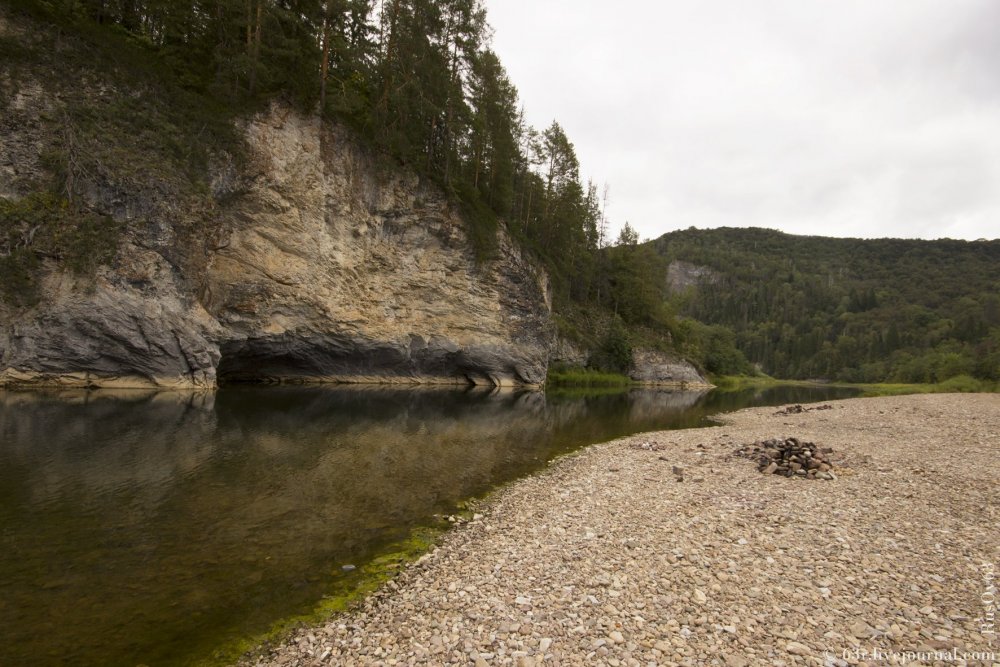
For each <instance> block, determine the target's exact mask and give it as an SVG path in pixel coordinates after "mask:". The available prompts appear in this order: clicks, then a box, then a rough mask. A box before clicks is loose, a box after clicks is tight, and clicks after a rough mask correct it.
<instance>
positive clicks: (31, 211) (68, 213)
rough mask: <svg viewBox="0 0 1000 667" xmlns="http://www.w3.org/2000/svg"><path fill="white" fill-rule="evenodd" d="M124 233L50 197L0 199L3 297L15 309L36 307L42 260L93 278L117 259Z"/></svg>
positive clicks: (115, 225) (109, 222) (107, 220)
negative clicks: (100, 268) (60, 264)
mask: <svg viewBox="0 0 1000 667" xmlns="http://www.w3.org/2000/svg"><path fill="white" fill-rule="evenodd" d="M121 232H122V226H121V225H120V224H118V223H116V222H115V221H114V220H112V219H111V218H108V217H105V216H99V215H95V214H93V213H89V212H86V211H81V210H79V209H76V208H74V207H73V206H72V205H71V204H70V203H69V202H68V201H66V200H65V199H60V198H58V197H56V196H54V195H52V194H49V193H44V192H41V193H35V194H32V195H29V196H27V197H22V198H21V199H17V200H8V199H2V198H0V285H2V289H3V292H2V293H0V296H2V297H3V300H4V301H6V302H8V303H11V304H13V305H17V306H30V305H32V304H34V303H35V302H36V301H37V298H38V294H37V287H38V285H37V280H38V277H37V275H38V269H39V268H40V260H41V258H43V257H45V258H50V259H54V260H57V261H61V262H62V264H63V265H64V266H66V267H67V268H69V269H70V270H71V271H73V272H74V273H75V274H76V275H78V276H82V277H87V276H92V275H93V274H94V271H96V269H97V267H98V266H100V265H102V264H108V263H110V262H111V261H112V260H113V259H114V257H115V253H116V252H117V250H118V242H119V239H120V237H121Z"/></svg>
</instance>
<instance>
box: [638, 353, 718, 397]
mask: <svg viewBox="0 0 1000 667" xmlns="http://www.w3.org/2000/svg"><path fill="white" fill-rule="evenodd" d="M629 377H630V378H632V379H633V380H634V381H636V382H641V383H643V384H658V385H682V386H696V387H705V386H709V383H708V381H707V380H706V379H705V378H704V377H702V375H701V373H699V372H698V369H696V368H695V367H694V366H692V365H691V362H689V361H687V360H686V359H682V358H680V357H677V356H673V355H668V354H665V353H663V352H659V351H657V350H651V349H647V348H636V349H634V350H632V367H631V368H630V369H629Z"/></svg>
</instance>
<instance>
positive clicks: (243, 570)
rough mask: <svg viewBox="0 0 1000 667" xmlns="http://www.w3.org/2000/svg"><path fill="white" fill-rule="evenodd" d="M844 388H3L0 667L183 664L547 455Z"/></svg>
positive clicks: (301, 604) (325, 587)
mask: <svg viewBox="0 0 1000 667" xmlns="http://www.w3.org/2000/svg"><path fill="white" fill-rule="evenodd" d="M849 395H852V394H851V390H844V389H834V388H823V389H814V388H803V387H778V388H773V389H768V390H766V391H763V392H761V391H758V392H754V391H752V390H750V391H745V392H731V393H719V392H710V393H708V394H704V393H696V392H666V391H655V390H633V391H629V392H627V393H620V394H613V395H604V396H591V397H573V396H559V395H553V394H548V395H546V394H543V393H538V392H523V393H501V394H496V393H488V392H482V391H462V390H443V389H420V390H403V389H374V388H373V389H356V388H355V389H344V388H336V387H320V388H296V387H261V388H239V387H232V388H224V389H221V390H219V391H218V392H215V393H207V394H206V393H202V394H183V393H173V392H161V393H144V392H104V391H95V392H60V393H3V392H0V665H58V664H66V665H102V666H112V667H113V666H116V665H126V666H130V667H131V666H133V665H138V664H145V665H150V666H151V667H157V666H159V665H175V664H188V663H191V662H194V661H198V660H200V659H203V658H206V657H207V656H210V655H211V654H212V651H213V648H215V647H217V646H219V645H221V644H222V643H224V642H226V641H230V640H233V639H235V638H239V637H247V636H252V635H254V634H257V633H259V632H262V631H264V630H266V629H267V628H268V627H270V626H271V625H272V624H273V623H274V622H275V621H276V620H278V619H281V618H284V617H288V616H291V615H294V614H296V613H302V612H304V611H308V610H309V609H310V608H312V607H313V606H314V605H315V604H316V603H317V601H318V600H320V599H321V598H322V596H323V595H324V594H325V593H328V592H330V591H331V590H332V587H333V586H334V585H335V584H336V582H337V581H338V578H340V577H342V576H343V575H342V574H341V572H342V566H343V565H346V564H354V565H360V564H362V563H364V562H365V561H366V560H370V559H371V558H372V557H374V556H376V555H377V554H378V553H379V552H380V550H384V549H386V548H387V545H389V544H391V543H392V542H393V541H396V540H399V539H402V538H404V537H405V536H406V535H407V534H408V533H409V531H410V530H411V529H413V528H414V527H416V526H420V525H427V524H429V523H430V522H432V521H433V517H434V515H435V514H439V513H448V512H450V511H453V510H454V508H455V506H456V503H458V502H460V501H461V500H463V499H466V498H468V497H470V496H475V495H479V494H482V493H484V492H486V491H488V490H489V489H490V488H491V487H492V486H494V485H496V484H498V483H501V482H504V481H507V480H510V479H513V478H515V477H518V476H521V475H524V474H526V473H528V472H530V471H532V470H536V469H538V468H539V467H541V466H542V465H544V464H545V462H546V461H548V460H549V459H551V458H552V457H553V456H554V455H557V454H560V453H564V452H567V451H570V450H572V449H576V448H578V447H580V446H583V445H586V444H590V443H594V442H601V441H605V440H608V439H611V438H615V437H618V436H622V435H626V434H629V433H635V432H639V431H649V430H659V429H667V428H685V427H692V426H699V425H703V424H705V423H706V422H705V418H706V417H707V416H708V415H710V414H713V413H717V412H721V411H728V410H734V409H738V408H742V407H746V406H749V405H778V404H783V403H791V402H800V403H801V402H807V401H816V400H828V399H833V398H843V397H846V396H849Z"/></svg>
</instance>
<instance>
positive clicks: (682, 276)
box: [667, 259, 719, 294]
mask: <svg viewBox="0 0 1000 667" xmlns="http://www.w3.org/2000/svg"><path fill="white" fill-rule="evenodd" d="M718 279H719V274H718V273H716V272H715V271H713V270H712V269H710V268H709V267H707V266H698V265H697V264H692V263H691V262H685V261H683V260H679V259H675V260H674V261H672V262H670V265H669V266H667V289H668V290H669V291H670V292H673V293H675V294H676V293H679V292H683V291H685V290H687V289H689V288H691V287H697V286H698V285H700V284H702V283H714V282H716V281H717V280H718Z"/></svg>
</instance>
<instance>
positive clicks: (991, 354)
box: [655, 229, 1000, 382]
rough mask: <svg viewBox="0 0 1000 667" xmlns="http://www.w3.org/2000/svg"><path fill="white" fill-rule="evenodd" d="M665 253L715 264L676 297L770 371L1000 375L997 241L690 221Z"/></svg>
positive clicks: (667, 238) (840, 376) (921, 378)
mask: <svg viewBox="0 0 1000 667" xmlns="http://www.w3.org/2000/svg"><path fill="white" fill-rule="evenodd" d="M655 245H656V247H657V249H658V252H659V253H660V254H661V256H662V257H663V258H664V261H668V262H669V261H672V260H675V259H682V260H685V261H689V262H694V263H696V264H699V265H703V266H707V267H710V268H711V269H713V271H714V274H713V275H712V276H711V277H709V278H707V279H704V280H702V282H701V284H699V285H698V286H697V287H696V288H694V289H692V290H690V291H688V292H686V293H683V294H676V295H674V297H673V298H674V300H675V304H676V307H677V308H678V309H679V311H680V312H682V313H683V314H686V315H688V316H690V317H694V318H697V319H699V320H702V321H704V322H708V323H710V324H713V325H721V326H724V327H727V328H729V329H731V330H732V331H734V332H735V342H736V345H737V347H738V348H739V349H740V350H741V351H742V352H743V353H744V354H745V355H746V356H747V357H748V358H749V359H750V360H751V361H753V362H755V363H757V364H759V365H760V367H761V368H762V369H763V370H764V371H765V372H767V373H768V374H771V375H775V376H778V377H782V378H800V379H807V378H826V379H831V380H842V381H850V382H884V381H899V382H941V381H944V380H947V379H949V378H952V377H955V376H961V375H969V376H972V377H975V378H980V379H983V380H989V381H997V380H1000V271H998V270H1000V241H975V242H966V241H954V240H948V239H941V240H937V241H918V240H901V239H874V240H859V239H833V238H821V237H806V236H792V235H788V234H782V233H780V232H775V231H771V230H763V229H715V230H686V231H678V232H672V233H670V234H666V235H664V236H663V237H661V238H660V239H658V240H657V241H656V242H655Z"/></svg>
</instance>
